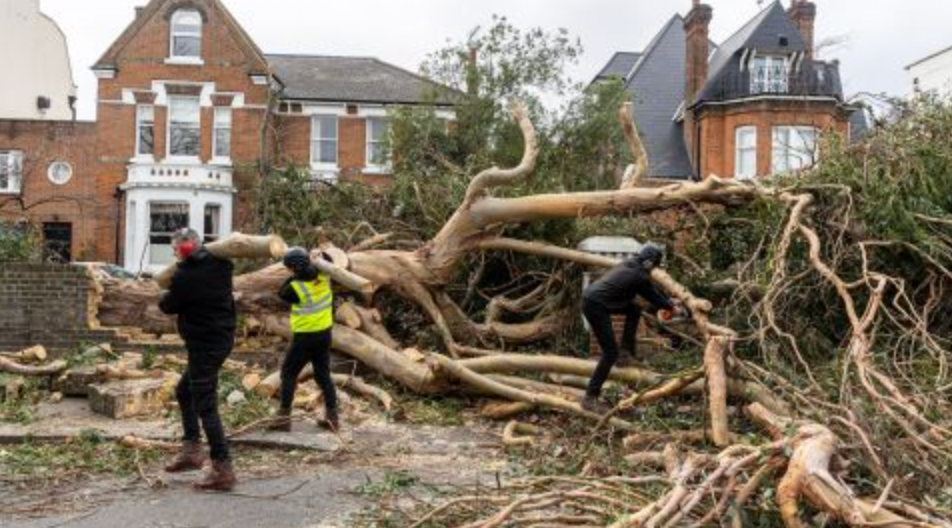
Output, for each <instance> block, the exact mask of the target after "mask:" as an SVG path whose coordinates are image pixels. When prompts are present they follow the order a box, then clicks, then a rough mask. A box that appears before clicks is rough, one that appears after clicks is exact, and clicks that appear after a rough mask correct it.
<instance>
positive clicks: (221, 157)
mask: <svg viewBox="0 0 952 528" xmlns="http://www.w3.org/2000/svg"><path fill="white" fill-rule="evenodd" d="M232 110H233V109H232V108H231V107H230V106H216V107H215V108H214V109H213V111H212V159H213V160H214V161H218V162H222V163H230V162H231V149H232V139H233V138H232V131H233V126H234V125H233V123H234V121H233V120H234V117H235V115H234V112H233V111H232ZM221 115H227V116H228V122H227V123H226V124H222V122H221V120H220V119H219V116H221ZM219 131H224V132H227V134H228V151H227V152H226V153H224V154H219V153H218V147H219V146H220V144H219V140H218V132H219Z"/></svg>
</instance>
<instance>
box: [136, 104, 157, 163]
mask: <svg viewBox="0 0 952 528" xmlns="http://www.w3.org/2000/svg"><path fill="white" fill-rule="evenodd" d="M144 110H148V111H149V112H150V113H151V114H152V118H151V125H150V126H151V127H152V149H151V152H142V129H143V127H144V126H146V125H144V121H143V116H142V112H143V111H144ZM135 157H136V158H144V159H153V158H154V157H155V105H152V104H140V105H136V151H135Z"/></svg>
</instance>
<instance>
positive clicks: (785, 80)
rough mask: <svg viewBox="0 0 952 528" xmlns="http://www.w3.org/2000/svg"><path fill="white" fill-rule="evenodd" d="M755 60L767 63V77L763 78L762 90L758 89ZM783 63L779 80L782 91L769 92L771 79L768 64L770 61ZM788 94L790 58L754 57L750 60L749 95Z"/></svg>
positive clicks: (775, 56)
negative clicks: (781, 75) (762, 60)
mask: <svg viewBox="0 0 952 528" xmlns="http://www.w3.org/2000/svg"><path fill="white" fill-rule="evenodd" d="M757 59H764V60H766V61H767V70H766V71H767V75H766V77H765V78H764V83H765V84H764V86H763V87H762V88H763V89H758V88H759V87H758V83H757V63H756V60H757ZM778 60H779V61H783V77H782V78H781V79H780V81H782V89H780V90H769V89H767V88H769V87H770V86H771V85H772V84H773V81H772V78H771V77H770V75H769V74H770V71H771V70H770V63H771V62H772V61H778ZM789 92H790V58H789V57H786V56H783V55H754V56H752V57H751V59H750V93H752V94H785V93H789Z"/></svg>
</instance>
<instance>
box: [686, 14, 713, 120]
mask: <svg viewBox="0 0 952 528" xmlns="http://www.w3.org/2000/svg"><path fill="white" fill-rule="evenodd" d="M693 2H694V3H693V6H692V8H691V12H689V13H688V14H687V17H685V19H684V32H685V33H686V35H687V37H686V38H687V57H686V59H687V62H686V71H685V76H684V79H685V86H684V101H685V103H686V104H687V105H688V106H690V105H692V104H694V98H695V96H696V95H697V93H698V92H699V91H700V90H701V88H702V87H703V86H704V83H705V82H707V74H708V57H709V56H710V54H711V48H710V42H711V39H710V25H711V19H712V18H713V17H714V9H713V8H712V7H711V6H709V5H707V4H702V3H701V0H693Z"/></svg>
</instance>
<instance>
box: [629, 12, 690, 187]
mask: <svg viewBox="0 0 952 528" xmlns="http://www.w3.org/2000/svg"><path fill="white" fill-rule="evenodd" d="M686 46H687V44H686V40H685V33H684V19H683V18H681V16H680V15H675V16H673V17H672V18H671V20H669V21H668V23H667V24H666V25H665V26H664V28H663V29H662V30H661V32H660V33H658V35H657V36H655V38H654V40H652V41H651V43H650V44H649V45H648V47H647V48H646V49H645V52H644V56H643V57H641V60H639V61H638V64H637V67H636V68H635V69H634V71H633V72H632V73H631V74H630V76H629V78H628V83H627V85H626V86H627V88H628V90H629V91H630V92H631V94H632V102H633V104H634V117H635V123H636V124H637V125H638V132H639V133H640V135H641V138H642V141H643V142H644V146H645V151H646V152H647V153H648V176H649V177H652V178H670V179H689V178H690V177H691V175H692V174H693V172H694V171H693V169H692V168H691V161H690V159H689V158H688V151H687V148H686V147H685V144H684V133H683V132H682V125H681V123H679V122H677V121H675V119H674V116H675V114H676V113H677V111H678V108H679V107H680V106H681V103H682V101H684V70H685V62H686V58H685V57H686V54H687V47H686Z"/></svg>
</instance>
